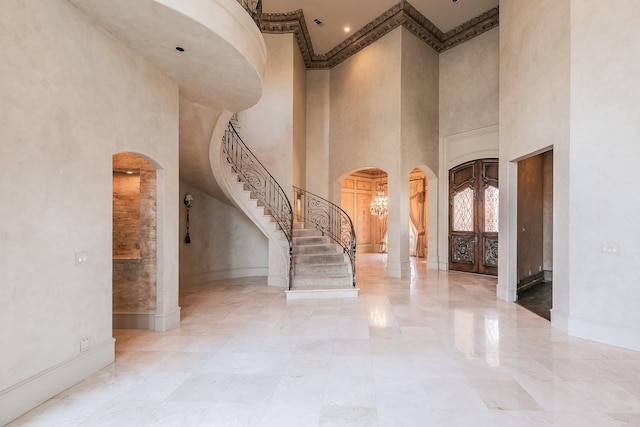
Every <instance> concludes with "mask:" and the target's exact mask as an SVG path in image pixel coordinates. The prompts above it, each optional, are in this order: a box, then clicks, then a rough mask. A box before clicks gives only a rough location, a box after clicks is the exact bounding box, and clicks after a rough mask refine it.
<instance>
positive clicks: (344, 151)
mask: <svg viewBox="0 0 640 427" xmlns="http://www.w3.org/2000/svg"><path fill="white" fill-rule="evenodd" d="M401 35H402V30H401V29H400V28H398V29H396V30H394V31H392V32H391V33H389V34H387V35H385V36H384V37H382V38H381V39H380V40H378V41H377V42H376V43H374V44H372V45H370V46H367V47H366V48H365V49H363V50H362V51H361V52H359V53H358V54H357V55H355V56H352V57H351V58H349V59H347V60H346V61H344V62H343V63H341V64H339V65H337V66H336V67H334V68H333V69H332V70H331V88H330V99H331V107H330V121H329V123H330V145H329V181H330V182H331V183H334V182H335V181H336V180H338V178H339V177H341V176H342V175H345V174H348V173H349V172H352V171H354V170H357V169H362V168H366V167H377V168H379V169H382V170H384V171H385V172H387V173H389V174H393V175H396V176H397V175H399V172H400V159H399V156H397V155H394V153H395V154H397V153H398V148H399V147H400V117H401V116H400V113H401V108H400V105H401V103H400V102H401V97H400V84H401V77H400V75H401V74H400V73H401V55H402V49H401V43H402V38H401ZM407 180H408V173H407ZM337 188H338V189H339V186H338V187H337ZM334 192H335V189H334ZM330 196H331V197H334V196H335V197H338V198H339V193H338V194H335V195H333V194H331V195H330Z"/></svg>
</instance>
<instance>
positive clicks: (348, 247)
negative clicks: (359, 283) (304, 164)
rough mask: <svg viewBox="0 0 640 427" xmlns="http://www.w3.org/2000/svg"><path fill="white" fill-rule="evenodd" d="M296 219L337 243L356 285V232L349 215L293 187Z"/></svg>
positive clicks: (320, 198) (324, 200)
mask: <svg viewBox="0 0 640 427" xmlns="http://www.w3.org/2000/svg"><path fill="white" fill-rule="evenodd" d="M293 191H294V200H295V201H296V203H297V202H298V201H299V202H300V204H299V205H298V204H296V212H297V213H296V217H297V220H298V221H300V222H303V223H304V224H305V225H306V224H309V225H311V226H313V227H314V228H315V229H316V230H320V231H321V232H322V234H323V235H327V236H329V238H330V239H331V240H333V241H334V242H336V243H338V244H339V245H340V246H341V247H342V250H343V251H344V253H346V254H347V255H348V256H349V261H350V262H351V270H352V275H353V286H354V287H355V286H356V232H355V229H354V227H353V222H352V221H351V218H350V217H349V215H348V214H347V213H346V212H345V211H344V210H343V209H342V208H341V207H340V206H338V205H336V204H334V203H332V202H330V201H329V200H327V199H325V198H323V197H320V196H318V195H317V194H313V193H311V192H309V191H307V190H303V189H302V188H299V187H296V186H294V187H293Z"/></svg>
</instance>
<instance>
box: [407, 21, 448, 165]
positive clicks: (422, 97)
mask: <svg viewBox="0 0 640 427" xmlns="http://www.w3.org/2000/svg"><path fill="white" fill-rule="evenodd" d="M439 74H440V73H439V64H438V54H437V53H436V52H435V51H434V50H433V49H431V48H430V47H429V46H427V45H426V44H425V43H424V42H423V41H422V40H420V39H418V38H417V37H415V36H414V35H412V34H411V33H410V32H409V31H408V30H407V29H405V28H403V29H402V74H401V79H402V80H401V94H402V99H401V105H400V108H401V118H400V124H401V132H402V134H401V135H402V136H401V141H402V173H403V175H406V176H407V177H408V176H409V174H410V173H411V171H412V170H413V169H414V168H415V167H417V166H427V167H428V168H429V169H430V170H431V171H432V172H433V176H434V177H435V176H436V174H437V173H438V104H439V94H438V87H439V86H438V85H439Z"/></svg>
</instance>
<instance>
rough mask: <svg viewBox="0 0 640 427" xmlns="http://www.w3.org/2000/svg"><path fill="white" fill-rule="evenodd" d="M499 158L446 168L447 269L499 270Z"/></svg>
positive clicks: (474, 271) (479, 271)
mask: <svg viewBox="0 0 640 427" xmlns="http://www.w3.org/2000/svg"><path fill="white" fill-rule="evenodd" d="M499 195H500V193H499V187H498V159H480V160H473V161H470V162H466V163H463V164H461V165H458V166H456V167H454V168H452V169H451V170H450V171H449V270H457V271H466V272H469V273H481V274H489V275H494V276H495V275H497V274H498V224H499V215H498V207H499V203H498V201H499Z"/></svg>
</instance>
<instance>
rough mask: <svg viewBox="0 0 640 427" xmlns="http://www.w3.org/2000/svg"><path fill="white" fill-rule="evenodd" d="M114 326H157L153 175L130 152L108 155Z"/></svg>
mask: <svg viewBox="0 0 640 427" xmlns="http://www.w3.org/2000/svg"><path fill="white" fill-rule="evenodd" d="M112 188H113V205H112V206H113V210H112V213H113V215H112V216H113V234H112V236H113V239H112V253H113V254H112V255H113V270H112V283H113V294H112V301H113V328H114V329H156V327H155V315H156V310H157V295H158V289H157V288H158V286H157V282H158V280H157V271H158V253H157V247H158V244H157V243H158V242H157V236H158V232H157V228H158V227H157V219H158V215H157V214H158V208H157V206H158V203H157V174H156V167H155V166H154V165H153V164H152V163H151V162H149V161H148V160H146V159H145V158H143V157H142V156H139V155H137V154H134V153H118V154H116V155H114V156H113V187H112Z"/></svg>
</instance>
